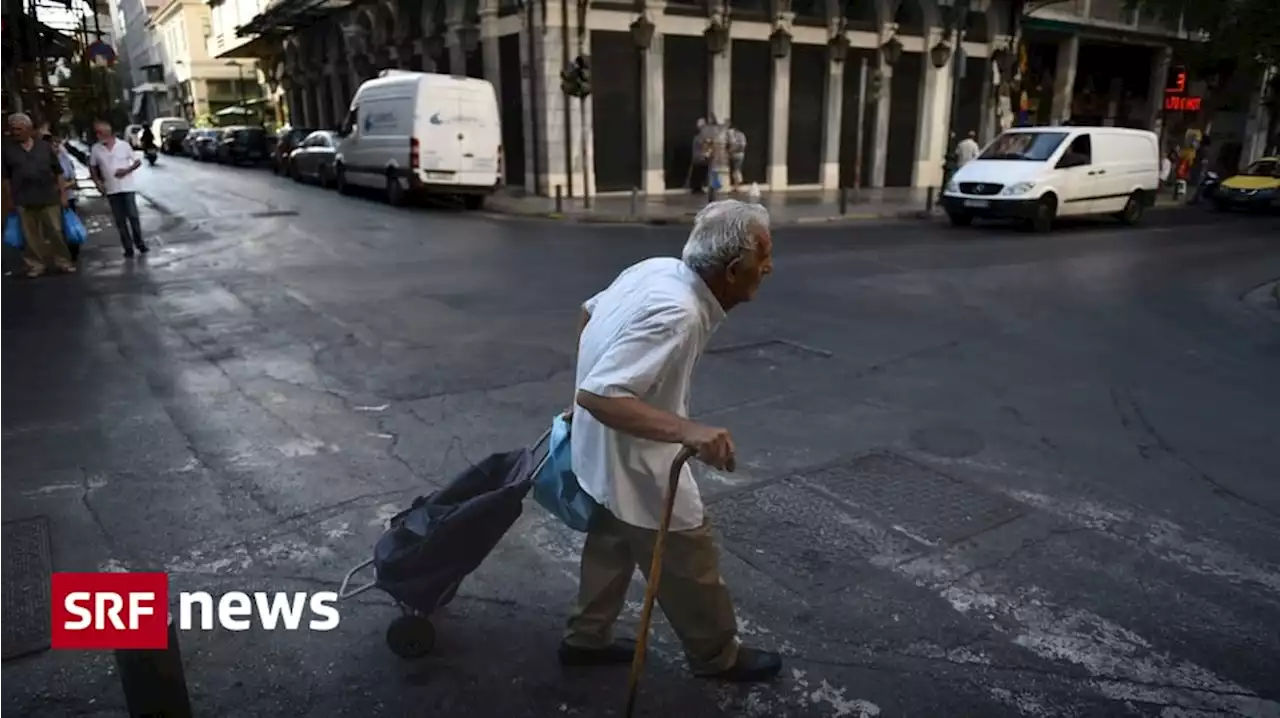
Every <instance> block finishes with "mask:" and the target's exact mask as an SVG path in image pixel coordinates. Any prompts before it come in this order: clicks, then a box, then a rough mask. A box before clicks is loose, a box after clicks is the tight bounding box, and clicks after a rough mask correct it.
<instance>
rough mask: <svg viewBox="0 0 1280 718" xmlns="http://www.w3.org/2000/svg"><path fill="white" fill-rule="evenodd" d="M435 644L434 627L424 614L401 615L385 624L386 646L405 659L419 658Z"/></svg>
mask: <svg viewBox="0 0 1280 718" xmlns="http://www.w3.org/2000/svg"><path fill="white" fill-rule="evenodd" d="M435 645H436V628H435V626H433V625H431V620H430V619H428V618H427V617H425V616H401V617H399V618H397V619H396V620H394V621H392V622H391V625H390V626H387V647H388V648H390V649H391V652H392V653H394V654H396V655H397V656H399V657H401V658H403V659H405V660H412V659H414V658H421V657H423V656H425V655H427V654H428V653H430V652H431V649H432V648H435Z"/></svg>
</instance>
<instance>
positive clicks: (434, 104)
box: [334, 70, 502, 209]
mask: <svg viewBox="0 0 1280 718" xmlns="http://www.w3.org/2000/svg"><path fill="white" fill-rule="evenodd" d="M340 134H341V137H342V141H341V142H340V143H339V145H338V153H337V157H336V158H335V160H334V183H335V184H336V185H337V187H338V190H339V191H342V192H346V191H347V190H348V189H349V188H350V187H351V186H353V185H359V186H364V187H373V188H378V189H382V190H384V191H385V192H386V196H387V201H388V202H389V203H391V204H393V205H394V204H401V203H403V202H404V200H405V196H406V194H408V193H409V192H422V193H431V194H448V195H457V196H461V197H462V199H463V202H464V204H465V206H466V207H467V208H468V209H479V208H480V207H482V206H484V201H485V198H486V197H488V196H489V195H491V194H493V193H494V192H495V191H496V190H497V189H498V186H499V185H500V184H501V182H502V121H501V118H500V116H499V114H498V97H497V95H496V94H495V93H494V90H493V85H492V84H490V83H489V82H486V81H485V80H480V79H476V78H470V77H456V76H452V75H438V74H434V73H426V72H407V71H399V70H387V71H384V73H383V74H382V76H381V77H377V78H374V79H372V80H368V81H366V82H365V83H364V84H362V85H360V88H359V89H358V90H356V94H355V98H354V99H353V100H352V101H351V109H350V111H349V112H348V114H347V119H346V121H345V122H343V127H342V130H341V132H340Z"/></svg>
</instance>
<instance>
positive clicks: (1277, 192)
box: [1213, 157, 1280, 211]
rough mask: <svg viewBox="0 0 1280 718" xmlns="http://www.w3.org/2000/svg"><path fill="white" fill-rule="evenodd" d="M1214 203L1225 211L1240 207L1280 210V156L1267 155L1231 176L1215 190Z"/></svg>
mask: <svg viewBox="0 0 1280 718" xmlns="http://www.w3.org/2000/svg"><path fill="white" fill-rule="evenodd" d="M1213 205H1214V207H1215V208H1217V209H1218V210H1221V211H1226V210H1229V209H1232V208H1236V207H1239V208H1241V209H1270V210H1277V209H1280V157H1263V158H1262V159H1260V160H1257V161H1256V162H1254V163H1253V164H1251V165H1249V168H1248V169H1246V170H1245V171H1244V172H1242V173H1240V174H1238V175H1235V176H1233V177H1229V178H1227V179H1226V180H1225V181H1224V182H1223V183H1222V184H1221V185H1219V187H1218V190H1217V191H1216V192H1214V194H1213Z"/></svg>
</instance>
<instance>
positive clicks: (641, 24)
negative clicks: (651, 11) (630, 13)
mask: <svg viewBox="0 0 1280 718" xmlns="http://www.w3.org/2000/svg"><path fill="white" fill-rule="evenodd" d="M656 29H657V28H656V27H654V24H653V22H652V21H651V20H649V18H647V17H645V16H644V15H641V16H640V17H638V18H636V21H635V22H633V23H631V41H632V42H634V43H635V45H636V48H637V49H640V50H648V49H649V47H650V46H651V45H653V32H654V30H656Z"/></svg>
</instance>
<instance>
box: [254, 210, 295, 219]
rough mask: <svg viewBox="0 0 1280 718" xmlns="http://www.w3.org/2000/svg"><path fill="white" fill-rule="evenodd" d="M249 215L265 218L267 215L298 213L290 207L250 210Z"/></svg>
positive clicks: (282, 215)
mask: <svg viewBox="0 0 1280 718" xmlns="http://www.w3.org/2000/svg"><path fill="white" fill-rule="evenodd" d="M249 216H250V217H254V218H256V219H265V218H267V217H297V216H298V213H297V212H295V211H294V210H291V209H273V210H268V211H266V212H250V213H249Z"/></svg>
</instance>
